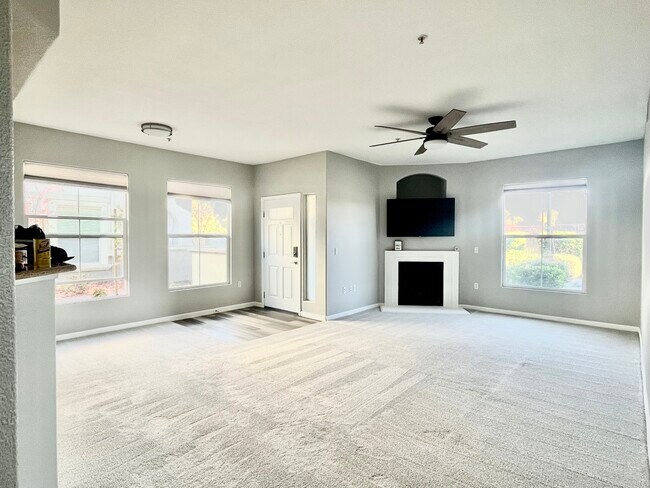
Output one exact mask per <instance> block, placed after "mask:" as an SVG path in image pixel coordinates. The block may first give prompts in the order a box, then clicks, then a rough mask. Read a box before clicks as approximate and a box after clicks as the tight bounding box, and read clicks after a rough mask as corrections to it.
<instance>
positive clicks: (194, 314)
mask: <svg viewBox="0 0 650 488" xmlns="http://www.w3.org/2000/svg"><path fill="white" fill-rule="evenodd" d="M261 306H262V304H261V303H260V302H246V303H238V304H236V305H226V306H224V307H214V308H208V309H206V310H199V311H197V312H187V313H180V314H177V315H169V316H167V317H157V318H155V319H147V320H140V321H138V322H129V323H126V324H118V325H111V326H108V327H99V328H97V329H90V330H82V331H79V332H70V333H68V334H58V335H57V336H56V341H57V342H59V341H66V340H68V339H77V338H79V337H87V336H91V335H95V334H105V333H106V332H115V331H118V330H125V329H134V328H136V327H144V326H145V325H153V324H159V323H161V322H172V321H174V320H183V319H191V318H194V317H200V316H202V315H210V314H213V313H216V312H230V311H231V310H239V309H242V308H248V307H261Z"/></svg>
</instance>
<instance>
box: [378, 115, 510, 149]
mask: <svg viewBox="0 0 650 488" xmlns="http://www.w3.org/2000/svg"><path fill="white" fill-rule="evenodd" d="M466 113H467V112H465V111H463V110H457V109H453V110H452V111H451V112H449V113H448V114H447V115H445V116H444V117H442V116H440V115H435V116H433V117H429V123H430V124H431V127H429V128H428V129H427V130H426V131H424V132H422V131H420V130H411V129H401V128H399V127H390V126H387V125H376V126H375V127H381V128H382V129H393V130H400V131H402V132H409V133H411V134H418V135H419V136H420V137H413V138H410V139H398V140H396V141H392V142H382V143H381V144H373V145H372V146H370V147H377V146H386V145H387V144H399V143H400V142H408V141H419V140H422V145H421V146H420V147H419V148H418V150H417V151H415V156H417V155H418V154H422V153H424V152H425V151H426V150H427V149H431V148H432V147H434V146H435V145H438V144H446V143H448V142H449V143H451V144H458V145H460V146H467V147H473V148H476V149H481V148H482V147H485V146H487V142H482V141H477V140H476V139H471V138H469V137H465V136H466V135H470V134H481V133H484V132H494V131H497V130H505V129H514V128H515V127H517V122H516V121H514V120H507V121H505V122H494V123H491V124H481V125H471V126H469V127H460V128H458V129H454V128H453V127H454V126H455V125H456V124H457V123H458V122H460V119H462V118H463V116H464V115H465V114H466ZM423 139H424V140H423Z"/></svg>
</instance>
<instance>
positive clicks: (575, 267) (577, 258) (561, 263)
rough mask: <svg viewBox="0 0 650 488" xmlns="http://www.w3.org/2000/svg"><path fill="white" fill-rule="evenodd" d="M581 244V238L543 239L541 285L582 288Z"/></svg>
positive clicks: (582, 244)
mask: <svg viewBox="0 0 650 488" xmlns="http://www.w3.org/2000/svg"><path fill="white" fill-rule="evenodd" d="M583 246H584V240H583V239H582V238H574V239H564V238H557V239H543V243H542V268H543V271H542V287H544V288H554V289H560V290H573V291H580V290H582V289H583V282H582V279H583V277H582V273H583V271H582V270H583Z"/></svg>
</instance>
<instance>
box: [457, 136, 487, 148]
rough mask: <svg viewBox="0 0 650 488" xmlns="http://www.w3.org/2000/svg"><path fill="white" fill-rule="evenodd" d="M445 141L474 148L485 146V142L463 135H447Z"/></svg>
mask: <svg viewBox="0 0 650 488" xmlns="http://www.w3.org/2000/svg"><path fill="white" fill-rule="evenodd" d="M447 142H450V143H451V144H458V145H459V146H467V147H474V148H476V149H481V148H482V147H485V146H487V142H483V141H477V140H476V139H470V138H469V137H463V136H456V135H454V136H449V137H448V138H447Z"/></svg>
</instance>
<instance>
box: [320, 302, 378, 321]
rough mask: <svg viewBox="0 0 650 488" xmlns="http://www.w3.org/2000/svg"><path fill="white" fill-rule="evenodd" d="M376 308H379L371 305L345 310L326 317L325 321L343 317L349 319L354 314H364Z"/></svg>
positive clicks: (376, 305)
mask: <svg viewBox="0 0 650 488" xmlns="http://www.w3.org/2000/svg"><path fill="white" fill-rule="evenodd" d="M377 307H379V304H378V303H373V304H372V305H365V306H363V307H359V308H354V309H352V310H346V311H345V312H339V313H335V314H334V315H328V316H327V317H326V318H327V320H336V319H342V318H343V317H349V316H350V315H354V314H355V313H361V312H365V311H367V310H372V309H373V308H377Z"/></svg>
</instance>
